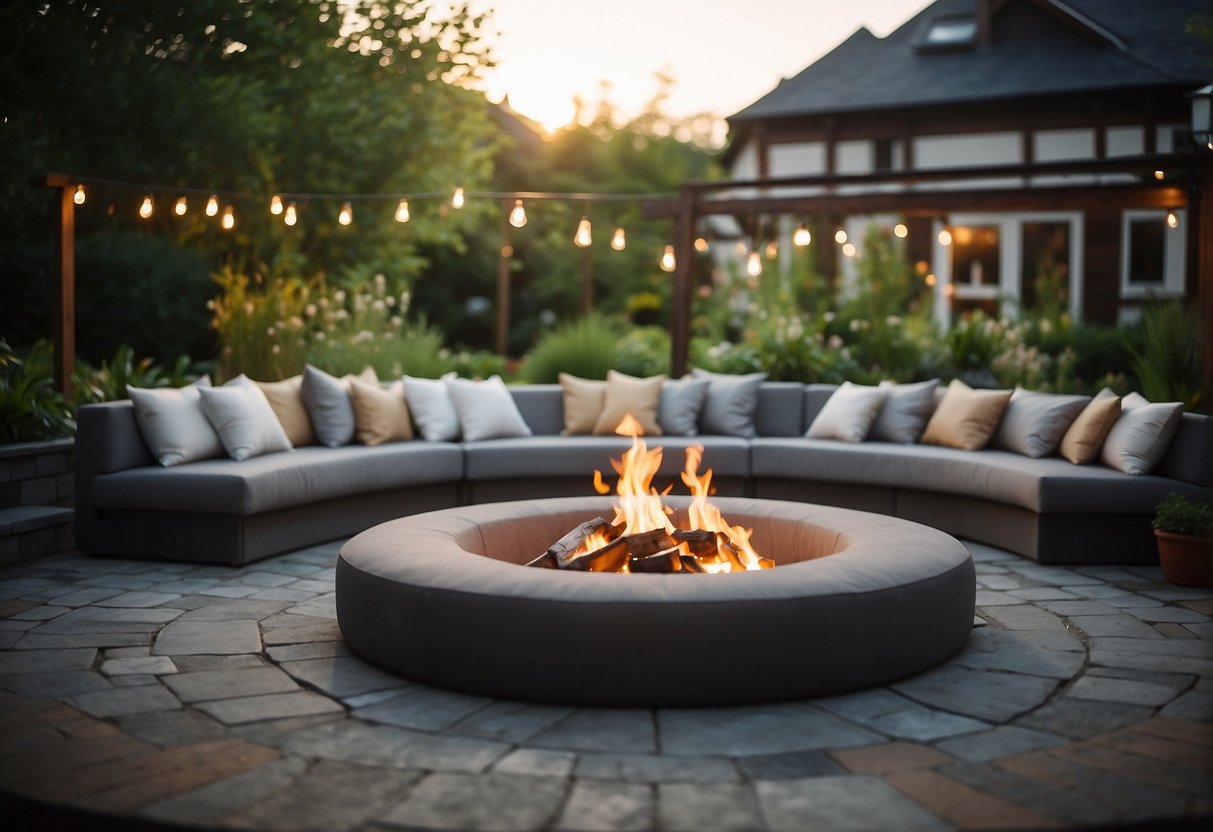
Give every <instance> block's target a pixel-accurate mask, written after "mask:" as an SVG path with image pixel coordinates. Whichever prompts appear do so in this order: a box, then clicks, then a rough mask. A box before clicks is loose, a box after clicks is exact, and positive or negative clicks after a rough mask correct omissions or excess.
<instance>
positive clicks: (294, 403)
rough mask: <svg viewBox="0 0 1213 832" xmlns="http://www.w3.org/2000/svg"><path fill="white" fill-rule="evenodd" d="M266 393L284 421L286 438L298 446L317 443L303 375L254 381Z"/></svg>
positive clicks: (283, 426) (266, 396) (277, 414)
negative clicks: (280, 379) (305, 393)
mask: <svg viewBox="0 0 1213 832" xmlns="http://www.w3.org/2000/svg"><path fill="white" fill-rule="evenodd" d="M254 384H256V385H257V386H258V387H260V388H261V392H262V393H264V394H265V398H266V400H267V401H268V402H269V403H270V407H271V408H273V409H274V415H275V416H277V417H278V421H279V422H281V423H282V429H283V430H285V431H286V438H287V439H289V440H291V444H292V445H293V446H295V447H296V448H298V447H300V446H302V445H315V444H316V431H315V430H313V429H312V420H311V419H310V418H308V415H307V406H306V405H304V403H303V375H302V374H300V375H297V376H293V377H291V378H288V379H285V380H283V381H257V382H254Z"/></svg>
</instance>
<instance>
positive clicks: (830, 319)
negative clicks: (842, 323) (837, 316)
mask: <svg viewBox="0 0 1213 832" xmlns="http://www.w3.org/2000/svg"><path fill="white" fill-rule="evenodd" d="M821 319H822V320H823V321H825V322H826V323H827V324H828V323H832V322H833V321H834V313H833V312H827V313H825V314H824V315H822V316H821Z"/></svg>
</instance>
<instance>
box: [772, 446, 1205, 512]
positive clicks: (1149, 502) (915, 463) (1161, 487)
mask: <svg viewBox="0 0 1213 832" xmlns="http://www.w3.org/2000/svg"><path fill="white" fill-rule="evenodd" d="M751 468H752V472H753V476H754V478H755V479H758V480H762V479H764V478H775V479H801V480H806V481H810V482H826V483H828V482H836V483H847V484H854V485H866V486H884V487H889V488H903V489H914V490H918V491H939V492H944V493H951V494H959V495H964V496H967V497H979V498H983V499H987V500H994V501H996V502H1001V503H1007V504H1009V505H1016V506H1021V507H1023V508H1026V509H1030V510H1032V511H1035V512H1038V513H1063V512H1090V513H1097V514H1106V513H1111V512H1128V513H1149V512H1152V511H1153V509H1154V506H1155V505H1157V504H1158V503H1159V502H1161V501H1162V499H1163V497H1165V496H1166V494H1167V492H1168V491H1172V490H1179V491H1181V493H1187V494H1190V495H1191V496H1196V497H1201V496H1202V495H1201V489H1200V488H1197V487H1196V486H1188V485H1186V484H1184V483H1178V482H1176V481H1175V480H1170V479H1166V478H1163V477H1157V476H1139V477H1128V476H1125V475H1124V474H1122V473H1121V472H1119V471H1113V470H1112V469H1110V468H1106V467H1104V466H1100V465H1071V464H1070V463H1069V462H1067V461H1066V460H1064V459H1060V458H1049V459H1030V458H1028V457H1025V456H1021V455H1020V454H1015V453H1009V452H1007V451H991V450H984V451H976V452H975V451H961V450H957V449H955V448H941V447H935V446H925V445H898V444H894V443H890V442H864V443H861V444H859V445H851V444H847V443H842V442H833V441H830V440H822V439H762V438H759V439H755V440H753V446H752V449H751Z"/></svg>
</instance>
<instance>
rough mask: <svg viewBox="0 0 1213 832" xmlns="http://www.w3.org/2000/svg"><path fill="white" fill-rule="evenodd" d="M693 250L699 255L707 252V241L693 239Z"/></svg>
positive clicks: (700, 238) (699, 238)
mask: <svg viewBox="0 0 1213 832" xmlns="http://www.w3.org/2000/svg"><path fill="white" fill-rule="evenodd" d="M695 250H696V251H698V252H699V253H701V254H702V253H703V252H705V251H707V250H708V241H707V240H706V239H705V238H703V237H696V238H695Z"/></svg>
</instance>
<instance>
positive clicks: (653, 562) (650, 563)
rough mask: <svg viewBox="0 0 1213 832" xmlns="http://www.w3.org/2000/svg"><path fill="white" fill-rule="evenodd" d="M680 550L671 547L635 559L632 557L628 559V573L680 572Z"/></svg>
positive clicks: (676, 547) (634, 556)
mask: <svg viewBox="0 0 1213 832" xmlns="http://www.w3.org/2000/svg"><path fill="white" fill-rule="evenodd" d="M681 555H682V549H681V548H680V547H678V546H672V547H670V548H669V549H662V550H661V551H660V552H657V553H655V554H652V555H645V556H642V557H637V556H636V555H632V556H631V557H630V558H628V571H629V572H681V571H682V558H681Z"/></svg>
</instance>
